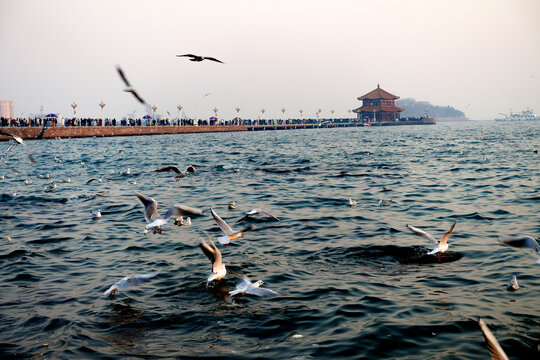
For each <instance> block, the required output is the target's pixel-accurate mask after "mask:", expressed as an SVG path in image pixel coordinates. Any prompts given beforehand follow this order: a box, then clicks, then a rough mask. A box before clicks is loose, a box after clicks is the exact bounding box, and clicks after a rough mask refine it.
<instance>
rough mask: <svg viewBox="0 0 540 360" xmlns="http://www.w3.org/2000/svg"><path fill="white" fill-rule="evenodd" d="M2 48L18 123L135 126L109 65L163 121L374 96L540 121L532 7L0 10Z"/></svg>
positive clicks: (248, 114)
mask: <svg viewBox="0 0 540 360" xmlns="http://www.w3.org/2000/svg"><path fill="white" fill-rule="evenodd" d="M0 49H1V51H0V99H1V100H13V101H14V105H15V115H16V116H20V115H21V113H22V114H23V115H24V116H27V115H28V114H34V113H39V110H40V107H41V105H43V106H44V108H45V111H46V112H60V113H62V114H63V115H64V116H68V117H69V116H71V114H73V111H72V109H71V107H70V104H71V103H72V102H73V101H75V102H76V103H77V104H78V107H77V116H81V117H99V116H100V114H101V110H100V108H99V106H98V103H99V102H100V101H104V102H105V104H106V106H105V116H106V117H116V118H120V117H122V116H125V115H126V114H127V113H130V112H132V111H137V113H136V114H137V116H139V117H141V116H143V115H144V114H145V113H146V111H145V109H144V107H143V106H142V105H140V104H139V103H138V102H137V101H136V100H135V99H134V98H133V97H132V96H131V95H130V94H128V93H124V92H123V91H122V90H123V89H124V85H123V83H122V81H121V80H120V78H119V77H118V75H117V73H116V70H115V65H116V64H120V65H121V66H122V68H123V69H124V71H125V73H126V75H127V77H128V79H129V80H130V81H131V83H132V84H133V86H134V87H135V88H136V89H137V90H138V91H139V93H140V95H141V96H142V97H143V98H144V99H145V100H147V101H148V102H149V103H150V104H151V105H156V106H157V113H159V114H166V112H167V111H169V112H170V113H171V115H172V116H177V114H178V110H177V108H176V106H177V105H179V104H181V105H182V106H183V111H184V112H185V114H186V115H187V116H190V117H198V118H208V117H210V116H212V115H213V111H212V109H214V107H216V108H217V109H218V116H219V117H222V118H232V117H234V116H236V110H235V108H236V107H239V108H240V109H241V110H240V113H239V115H240V117H243V118H257V117H259V116H260V115H261V111H260V110H261V109H263V108H264V109H265V110H266V113H265V117H279V118H281V117H282V116H283V114H282V112H281V109H282V108H285V109H286V111H285V115H284V117H285V118H289V117H300V113H299V110H300V109H302V110H304V117H315V111H316V110H317V109H319V108H320V109H322V114H321V116H322V117H331V114H330V110H334V111H335V113H334V116H336V117H338V116H339V117H341V116H348V115H349V113H348V111H349V110H351V109H354V108H356V107H358V106H360V105H361V104H360V101H358V100H357V99H356V98H357V97H359V96H361V95H363V94H365V93H367V92H369V91H371V90H373V89H374V88H376V87H377V84H380V85H381V87H382V88H383V89H385V90H387V91H389V92H391V93H393V94H396V95H398V96H400V97H401V98H406V97H412V98H415V99H416V100H424V101H429V102H430V103H432V104H434V105H444V106H446V105H450V106H454V107H456V108H458V109H460V110H463V111H464V112H465V113H466V115H467V116H468V117H469V118H471V119H478V120H481V119H491V118H494V117H497V116H498V113H508V112H509V111H510V110H513V111H521V110H524V109H526V108H531V109H533V110H535V111H536V112H540V1H536V0H530V1H529V0H515V1H503V0H491V1H483V0H478V1H463V0H457V1H445V0H440V1H433V0H414V1H391V0H387V1H361V0H335V1H319V0H294V1H290V0H289V1H287V0H272V1H263V0H261V1H254V0H243V1H235V0H232V1H223V0H200V1H181V0H179V1H165V0H158V1H133V0H129V1H127V0H126V1H115V0H97V1H81V0H66V1H61V0H49V1H33V0H30V1H20V0H2V1H0ZM185 53H194V54H201V55H206V56H214V57H217V58H219V59H221V60H222V61H224V62H225V64H219V63H214V62H208V61H206V62H202V63H195V62H190V61H188V60H187V59H185V58H177V57H176V56H175V55H177V54H185ZM207 93H210V95H208V96H204V95H205V94H207Z"/></svg>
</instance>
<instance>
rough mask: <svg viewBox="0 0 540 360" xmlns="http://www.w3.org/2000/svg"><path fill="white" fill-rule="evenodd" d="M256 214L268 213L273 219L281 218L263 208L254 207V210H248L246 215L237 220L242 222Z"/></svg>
mask: <svg viewBox="0 0 540 360" xmlns="http://www.w3.org/2000/svg"><path fill="white" fill-rule="evenodd" d="M255 215H266V216H268V217H271V218H272V219H274V220H276V221H279V219H278V218H277V217H275V216H274V215H272V214H270V213H269V212H266V211H264V210H262V209H253V210H250V211H248V212H246V214H245V215H244V217H243V218H241V219H240V220H238V221H237V223H239V222H242V221H244V220H247V219H249V218H250V217H252V216H255Z"/></svg>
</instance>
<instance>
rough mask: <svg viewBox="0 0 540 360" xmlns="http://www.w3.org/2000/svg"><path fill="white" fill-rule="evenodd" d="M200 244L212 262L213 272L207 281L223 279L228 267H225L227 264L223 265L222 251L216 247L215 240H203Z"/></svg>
mask: <svg viewBox="0 0 540 360" xmlns="http://www.w3.org/2000/svg"><path fill="white" fill-rule="evenodd" d="M199 246H200V247H201V250H202V251H203V253H204V255H206V257H208V259H210V261H211V262H212V273H211V274H210V276H208V279H207V282H210V281H212V280H221V279H223V278H224V277H225V275H226V274H227V269H225V265H223V262H222V259H221V252H220V251H219V249H218V248H217V247H216V245H215V244H214V242H213V241H209V242H208V243H207V242H206V241H204V240H201V241H200V242H199Z"/></svg>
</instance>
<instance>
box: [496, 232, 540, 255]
mask: <svg viewBox="0 0 540 360" xmlns="http://www.w3.org/2000/svg"><path fill="white" fill-rule="evenodd" d="M502 243H503V244H505V245H509V246H513V247H517V248H522V249H523V248H524V249H530V250H532V251H534V252H536V253H539V252H540V245H538V243H537V242H536V240H534V239H533V238H532V237H531V236H528V235H520V236H516V237H514V238H511V239H507V240H503V241H502Z"/></svg>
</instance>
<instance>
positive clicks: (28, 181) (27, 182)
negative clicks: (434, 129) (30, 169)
mask: <svg viewBox="0 0 540 360" xmlns="http://www.w3.org/2000/svg"><path fill="white" fill-rule="evenodd" d="M2 180H4V179H2ZM33 183H34V182H33V181H32V180H29V179H25V180H24V184H25V185H32V184H33Z"/></svg>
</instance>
